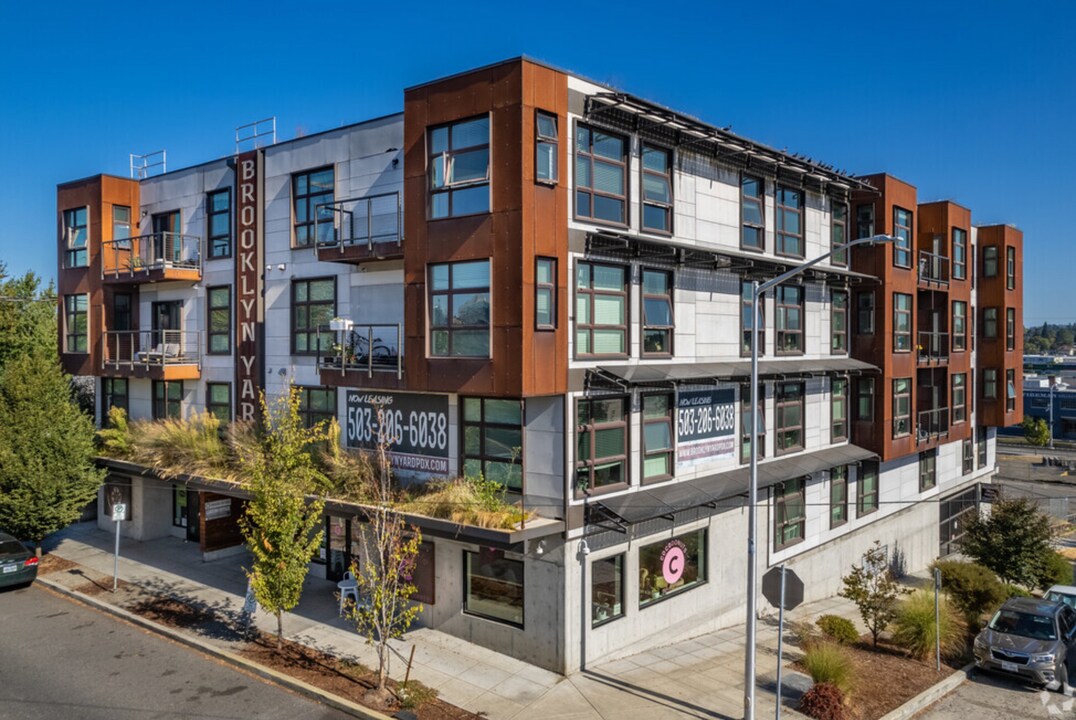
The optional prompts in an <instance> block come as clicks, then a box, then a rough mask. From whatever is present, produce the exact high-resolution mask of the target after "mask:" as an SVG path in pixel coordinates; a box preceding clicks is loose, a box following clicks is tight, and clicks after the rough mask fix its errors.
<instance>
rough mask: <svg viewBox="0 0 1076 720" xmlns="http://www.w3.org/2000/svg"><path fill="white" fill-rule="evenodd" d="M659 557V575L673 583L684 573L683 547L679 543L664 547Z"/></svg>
mask: <svg viewBox="0 0 1076 720" xmlns="http://www.w3.org/2000/svg"><path fill="white" fill-rule="evenodd" d="M662 555H663V556H664V557H663V558H662V559H661V576H662V577H663V578H665V582H667V583H669V584H670V585H673V584H674V583H676V582H677V581H678V580H679V579H680V578H681V577H683V575H684V560H685V556H684V548H683V547H681V546H680V544H679V543H677V544H675V545H670V546H669V547H667V548H665V552H664V553H662Z"/></svg>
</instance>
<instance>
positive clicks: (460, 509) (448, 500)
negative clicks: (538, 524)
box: [399, 478, 523, 528]
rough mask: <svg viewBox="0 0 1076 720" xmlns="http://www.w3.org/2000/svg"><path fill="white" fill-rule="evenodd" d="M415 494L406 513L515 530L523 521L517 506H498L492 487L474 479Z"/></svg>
mask: <svg viewBox="0 0 1076 720" xmlns="http://www.w3.org/2000/svg"><path fill="white" fill-rule="evenodd" d="M415 492H416V493H417V494H415V495H413V496H412V497H411V498H410V499H407V500H405V501H404V502H403V503H402V504H401V505H400V507H399V509H400V510H401V511H402V512H416V513H420V514H422V515H425V516H427V517H434V518H440V519H443V520H451V521H452V522H455V523H460V524H462V525H475V526H477V527H486V528H512V527H515V526H516V524H517V523H519V521H520V520H521V519H523V514H522V513H521V512H520V509H519V508H518V507H517V506H515V505H511V504H508V503H507V502H505V501H503V500H502V501H500V502H499V503H498V504H496V505H494V503H493V502H492V497H491V495H492V493H491V491H490V490H489V488H488V485H486V484H485V483H484V482H477V483H476V481H475V480H474V479H471V478H458V479H455V480H446V481H443V482H430V483H427V484H425V485H423V486H422V487H419V488H416V489H415Z"/></svg>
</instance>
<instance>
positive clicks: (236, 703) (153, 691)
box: [0, 585, 350, 720]
mask: <svg viewBox="0 0 1076 720" xmlns="http://www.w3.org/2000/svg"><path fill="white" fill-rule="evenodd" d="M349 717H350V716H349V715H345V714H344V713H341V712H339V711H337V710H334V709H331V708H327V707H325V706H323V705H320V704H318V703H316V702H313V701H311V700H308V699H306V698H304V697H301V696H299V695H296V694H295V693H292V692H291V691H289V690H285V689H283V688H281V687H279V686H276V685H271V684H269V683H266V682H263V681H262V680H260V679H258V678H255V677H252V676H248V675H246V674H244V673H241V672H239V671H237V670H235V669H234V668H232V667H230V666H227V665H224V664H222V663H220V662H218V661H216V660H214V659H212V658H209V657H206V656H204V655H202V654H200V653H198V652H196V651H194V650H192V649H190V648H188V647H185V646H182V645H179V644H177V643H174V642H172V641H170V640H166V639H165V638H162V637H160V636H157V635H154V634H152V633H150V632H147V631H145V630H142V629H140V628H137V627H134V626H133V625H128V624H127V623H125V622H122V621H120V620H118V619H116V618H114V617H112V616H111V615H106V614H104V613H101V612H98V611H97V610H94V609H92V608H89V607H86V606H85V605H81V604H80V603H77V602H75V601H73V600H68V599H66V598H63V597H60V596H58V595H56V594H54V593H52V592H50V591H48V590H46V589H44V588H42V587H39V586H37V585H34V586H32V587H30V588H28V589H25V590H2V591H0V718H2V719H4V720H7V719H8V718H12V719H14V718H18V720H24V719H25V720H38V719H39V718H40V720H61V719H63V718H78V720H98V719H100V720H132V719H134V718H138V719H139V720H141V719H142V718H212V719H213V720H218V719H224V718H244V719H245V718H266V719H267V720H273V719H274V718H280V719H281V720H284V719H285V718H286V719H287V720H294V719H295V718H304V719H305V718H313V719H314V720H323V719H324V720H329V719H332V720H337V719H341V720H342V719H343V718H349Z"/></svg>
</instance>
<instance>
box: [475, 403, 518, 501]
mask: <svg viewBox="0 0 1076 720" xmlns="http://www.w3.org/2000/svg"><path fill="white" fill-rule="evenodd" d="M463 474H464V475H465V476H467V477H470V478H476V477H479V476H482V477H483V478H485V479H486V480H493V481H496V482H498V483H500V484H501V485H503V486H504V487H506V488H507V489H509V490H512V491H514V492H520V491H522V489H523V406H522V403H521V402H520V401H519V400H495V399H492V398H463Z"/></svg>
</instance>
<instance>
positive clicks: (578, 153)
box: [575, 125, 628, 225]
mask: <svg viewBox="0 0 1076 720" xmlns="http://www.w3.org/2000/svg"><path fill="white" fill-rule="evenodd" d="M627 147H628V142H627V140H626V139H625V138H623V137H621V136H620V135H613V134H612V133H608V132H605V131H604V130H597V129H594V128H590V127H587V126H586V125H577V126H576V129H575V216H576V217H577V218H580V219H582V220H597V221H599V222H609V223H615V224H617V225H627V205H628V158H627Z"/></svg>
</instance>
